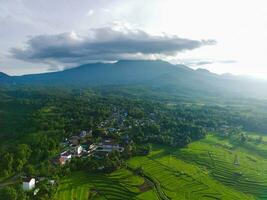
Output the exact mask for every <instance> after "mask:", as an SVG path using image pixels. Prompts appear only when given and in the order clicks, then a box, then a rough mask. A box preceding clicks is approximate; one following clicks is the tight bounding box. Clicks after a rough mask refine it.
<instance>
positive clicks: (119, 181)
mask: <svg viewBox="0 0 267 200" xmlns="http://www.w3.org/2000/svg"><path fill="white" fill-rule="evenodd" d="M132 89H133V88H132ZM135 91H136V93H135V92H134V93H133V90H128V89H127V88H126V87H125V88H124V89H123V90H120V91H117V90H114V88H112V87H110V88H106V89H104V90H103V89H101V88H94V90H93V89H77V88H76V89H72V88H52V87H50V88H33V89H30V88H27V87H25V88H12V87H11V88H1V89H0V97H1V98H0V180H1V181H0V193H1V194H3V195H2V196H6V198H13V199H14V200H18V199H21V200H28V199H35V200H38V199H40V200H41V199H48V198H49V199H53V198H54V197H57V198H58V199H64V198H67V196H70V198H72V199H75V198H76V199H86V198H88V197H89V198H93V199H94V198H95V199H103V198H106V199H121V198H122V199H127V198H128V199H157V198H158V199H166V200H167V199H245V200H246V199H266V198H267V194H266V191H267V189H266V188H267V181H266V180H267V175H266V174H267V172H266V170H265V169H267V163H266V160H267V156H266V155H267V136H266V135H264V133H267V125H266V120H267V114H266V113H267V112H266V111H267V106H266V103H265V102H264V101H260V100H257V101H253V102H251V101H250V100H246V99H243V100H240V99H233V100H229V99H216V98H210V99H208V97H207V98H206V99H205V98H204V97H202V98H200V99H193V98H192V97H190V96H183V97H175V96H172V97H170V98H168V96H167V95H166V94H160V96H156V95H155V96H154V95H152V94H151V93H148V92H147V91H146V90H145V89H144V90H143V91H142V92H143V93H142V92H140V90H138V89H136V90H135ZM139 92H140V93H139ZM129 93H131V94H132V95H130V96H127V95H128V94H129ZM165 95H166V96H165ZM148 97H150V98H148ZM83 130H86V131H85V132H90V135H88V136H86V138H80V137H79V141H78V144H79V145H83V146H84V147H85V148H88V147H89V146H90V145H93V146H94V145H98V144H99V143H101V142H103V141H105V140H110V141H112V142H114V144H117V145H119V146H120V147H123V149H124V151H122V152H115V151H113V152H111V153H107V154H106V155H104V154H102V155H97V153H96V154H94V152H93V151H95V150H92V152H91V150H90V152H89V151H87V150H88V149H87V150H86V151H84V152H83V154H82V155H81V157H75V158H72V159H71V162H68V163H66V164H65V165H62V166H61V165H59V164H58V162H57V161H58V158H59V155H60V153H62V152H63V151H65V150H71V148H72V146H71V144H70V143H71V142H70V140H69V139H70V138H72V137H77V136H79V135H80V133H81V132H83ZM251 131H254V132H262V133H263V134H261V135H259V134H256V133H253V132H251ZM210 132H214V133H216V134H217V136H215V135H207V133H210ZM76 145H77V144H76ZM151 147H153V148H152V151H151ZM72 150H73V149H72ZM89 154H90V155H89ZM129 159H130V160H129ZM127 160H129V162H128V166H127V167H125V166H126V161H127ZM126 168H127V170H129V171H127V170H126ZM22 176H33V177H44V179H45V181H44V182H43V183H42V182H41V183H38V184H37V187H38V189H40V191H39V192H38V196H35V197H33V192H32V191H31V192H24V191H21V177H22ZM50 180H55V182H56V183H58V184H59V185H58V184H55V185H51V184H50V183H49V181H50ZM57 186H58V187H57ZM116 195H119V196H116ZM22 197H23V198H22ZM0 199H1V195H0Z"/></svg>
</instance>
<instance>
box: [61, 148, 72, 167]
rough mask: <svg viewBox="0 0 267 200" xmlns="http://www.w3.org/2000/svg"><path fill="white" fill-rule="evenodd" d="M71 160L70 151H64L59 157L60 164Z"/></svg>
mask: <svg viewBox="0 0 267 200" xmlns="http://www.w3.org/2000/svg"><path fill="white" fill-rule="evenodd" d="M70 160H71V154H70V153H69V152H68V151H65V152H62V153H61V154H60V157H59V164H61V165H64V164H65V163H66V162H68V161H70Z"/></svg>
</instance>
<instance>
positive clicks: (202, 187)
mask: <svg viewBox="0 0 267 200" xmlns="http://www.w3.org/2000/svg"><path fill="white" fill-rule="evenodd" d="M247 146H253V147H254V151H251V150H249V149H247V148H246V147H247ZM266 147H267V144H266V143H261V144H255V143H254V142H246V143H245V144H243V145H241V146H239V145H237V144H235V141H233V139H232V138H231V139H224V138H219V137H217V136H213V135H208V136H207V137H206V138H205V139H202V140H200V141H197V142H193V143H191V144H189V145H188V147H187V148H182V149H177V148H171V147H166V146H154V148H153V151H152V152H151V153H150V154H149V155H148V156H143V157H135V158H132V159H131V160H130V161H129V165H130V166H131V167H133V168H139V167H141V168H142V170H143V171H144V173H145V174H146V175H148V176H151V177H152V178H154V179H155V180H156V181H158V182H159V184H160V185H161V189H162V190H163V192H164V193H165V194H166V195H167V196H168V197H169V198H171V199H242V200H243V199H266V198H267V189H266V188H267V173H266V169H267V159H266V156H265V157H263V156H262V155H261V153H260V152H261V151H263V150H264V148H266Z"/></svg>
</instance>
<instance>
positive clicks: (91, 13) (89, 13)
mask: <svg viewBox="0 0 267 200" xmlns="http://www.w3.org/2000/svg"><path fill="white" fill-rule="evenodd" d="M94 13H95V11H94V10H93V9H90V10H88V12H87V13H86V16H91V15H93V14H94Z"/></svg>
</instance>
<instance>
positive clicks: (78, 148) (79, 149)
mask: <svg viewBox="0 0 267 200" xmlns="http://www.w3.org/2000/svg"><path fill="white" fill-rule="evenodd" d="M71 151H72V153H73V154H74V155H75V156H78V155H80V154H81V153H82V151H83V147H82V146H81V145H78V146H75V147H73V148H72V150H71Z"/></svg>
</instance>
